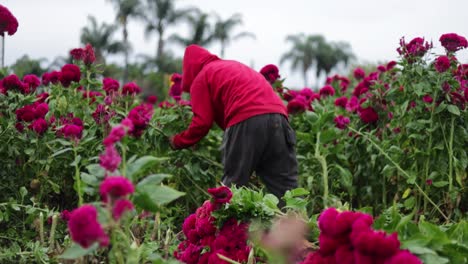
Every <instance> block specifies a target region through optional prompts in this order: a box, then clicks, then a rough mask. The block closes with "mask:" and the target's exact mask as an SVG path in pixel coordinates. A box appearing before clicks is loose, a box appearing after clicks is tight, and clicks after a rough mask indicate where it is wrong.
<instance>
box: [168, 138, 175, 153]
mask: <svg viewBox="0 0 468 264" xmlns="http://www.w3.org/2000/svg"><path fill="white" fill-rule="evenodd" d="M168 140H169V146H171V149H172V150H176V149H177V148H176V146H175V145H174V136H170V137H169V138H168Z"/></svg>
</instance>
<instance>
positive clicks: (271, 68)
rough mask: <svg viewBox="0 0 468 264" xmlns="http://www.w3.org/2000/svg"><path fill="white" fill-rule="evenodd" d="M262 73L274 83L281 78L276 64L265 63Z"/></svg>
mask: <svg viewBox="0 0 468 264" xmlns="http://www.w3.org/2000/svg"><path fill="white" fill-rule="evenodd" d="M260 73H261V74H262V75H263V77H265V79H266V80H267V81H268V82H269V83H270V84H273V83H275V82H276V80H278V79H279V78H280V75H279V69H278V67H277V66H276V65H274V64H268V65H265V66H264V67H263V68H262V69H261V70H260Z"/></svg>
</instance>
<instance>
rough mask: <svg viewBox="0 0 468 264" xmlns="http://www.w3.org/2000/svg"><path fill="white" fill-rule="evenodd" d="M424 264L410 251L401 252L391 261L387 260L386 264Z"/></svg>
mask: <svg viewBox="0 0 468 264" xmlns="http://www.w3.org/2000/svg"><path fill="white" fill-rule="evenodd" d="M400 263H405V264H423V262H422V261H421V260H420V259H418V257H416V256H415V255H413V254H411V252H409V251H408V250H400V251H398V252H397V253H396V254H395V255H393V256H392V257H391V258H390V259H388V260H386V261H385V263H384V264H400Z"/></svg>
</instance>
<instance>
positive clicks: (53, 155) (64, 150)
mask: <svg viewBox="0 0 468 264" xmlns="http://www.w3.org/2000/svg"><path fill="white" fill-rule="evenodd" d="M70 150H73V149H72V148H64V149H61V150H59V151H56V152H55V153H54V154H52V157H56V156H58V155H60V154H63V153H65V152H68V151H70Z"/></svg>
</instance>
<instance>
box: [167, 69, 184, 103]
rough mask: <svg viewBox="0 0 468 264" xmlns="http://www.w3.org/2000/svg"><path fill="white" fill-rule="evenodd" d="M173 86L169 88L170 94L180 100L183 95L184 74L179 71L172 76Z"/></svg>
mask: <svg viewBox="0 0 468 264" xmlns="http://www.w3.org/2000/svg"><path fill="white" fill-rule="evenodd" d="M171 82H172V83H171V87H170V88H169V95H170V96H171V97H172V98H174V99H176V100H179V99H180V97H181V96H182V92H183V90H182V75H180V74H179V73H174V74H172V76H171ZM177 98H179V99H177Z"/></svg>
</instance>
